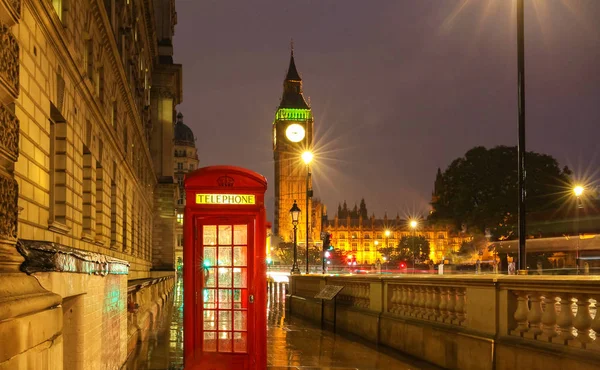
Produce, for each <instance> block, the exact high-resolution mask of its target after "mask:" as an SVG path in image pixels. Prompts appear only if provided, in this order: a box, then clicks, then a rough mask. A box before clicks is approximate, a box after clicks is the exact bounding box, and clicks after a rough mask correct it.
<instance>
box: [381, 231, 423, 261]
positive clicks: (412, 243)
mask: <svg viewBox="0 0 600 370" xmlns="http://www.w3.org/2000/svg"><path fill="white" fill-rule="evenodd" d="M429 251H430V248H429V241H427V239H426V238H425V237H424V236H422V235H418V236H403V237H402V238H401V239H400V242H399V243H398V245H397V246H395V247H383V248H380V249H379V252H380V253H381V255H383V256H385V257H386V258H387V261H388V262H389V263H390V264H391V265H396V264H398V263H400V262H402V261H406V262H411V263H412V262H413V257H414V258H415V259H416V260H417V263H419V262H421V263H422V262H424V261H426V260H428V259H429ZM413 252H414V254H413Z"/></svg>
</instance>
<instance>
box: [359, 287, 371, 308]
mask: <svg viewBox="0 0 600 370" xmlns="http://www.w3.org/2000/svg"><path fill="white" fill-rule="evenodd" d="M358 291H359V294H360V307H369V302H368V297H369V295H368V294H367V284H360V285H359V286H358Z"/></svg>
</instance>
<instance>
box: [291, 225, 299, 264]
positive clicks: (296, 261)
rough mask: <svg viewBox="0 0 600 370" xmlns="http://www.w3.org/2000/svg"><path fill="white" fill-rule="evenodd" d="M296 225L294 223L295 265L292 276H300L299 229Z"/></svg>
mask: <svg viewBox="0 0 600 370" xmlns="http://www.w3.org/2000/svg"><path fill="white" fill-rule="evenodd" d="M296 223H297V222H295V223H294V264H293V265H292V271H291V273H292V275H294V274H300V269H299V268H298V240H297V239H296V234H297V230H298V227H297V226H296Z"/></svg>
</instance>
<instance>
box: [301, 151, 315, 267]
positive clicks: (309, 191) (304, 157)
mask: <svg viewBox="0 0 600 370" xmlns="http://www.w3.org/2000/svg"><path fill="white" fill-rule="evenodd" d="M302 160H303V161H304V163H306V273H307V274H308V216H309V214H310V208H309V207H308V198H310V197H311V196H312V189H310V162H311V161H312V160H313V154H312V153H311V152H309V151H306V152H304V153H302Z"/></svg>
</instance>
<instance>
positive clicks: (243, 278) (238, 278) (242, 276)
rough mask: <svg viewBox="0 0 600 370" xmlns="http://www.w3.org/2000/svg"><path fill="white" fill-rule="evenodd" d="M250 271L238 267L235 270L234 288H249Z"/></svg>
mask: <svg viewBox="0 0 600 370" xmlns="http://www.w3.org/2000/svg"><path fill="white" fill-rule="evenodd" d="M247 280H248V271H247V269H246V268H239V267H236V268H234V269H233V286H234V287H235V288H246V287H247V286H248V282H247Z"/></svg>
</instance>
